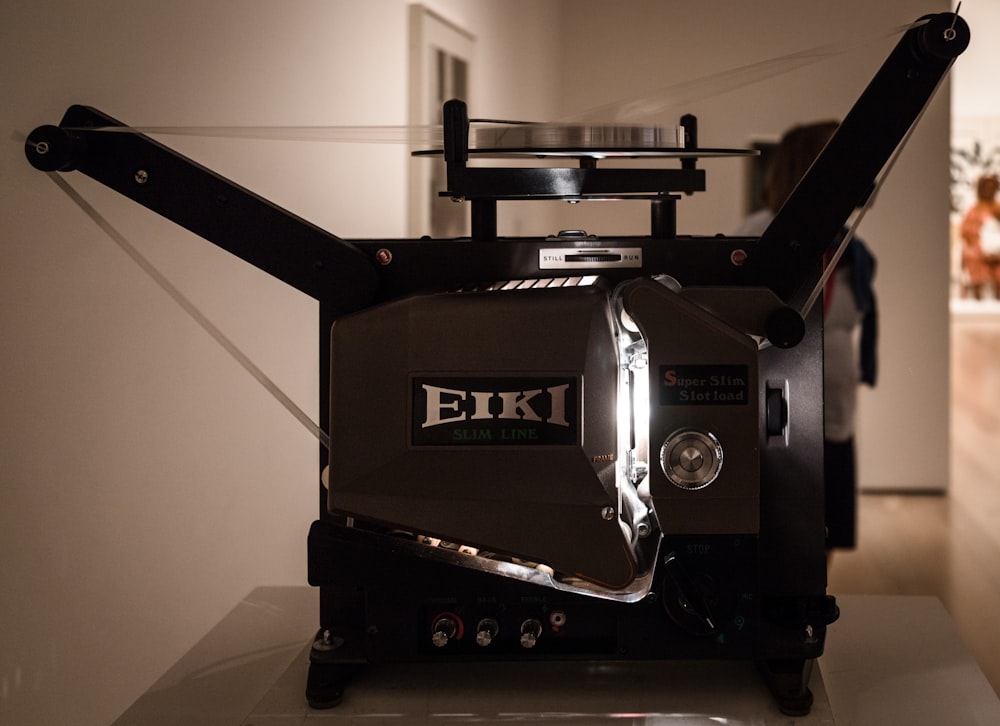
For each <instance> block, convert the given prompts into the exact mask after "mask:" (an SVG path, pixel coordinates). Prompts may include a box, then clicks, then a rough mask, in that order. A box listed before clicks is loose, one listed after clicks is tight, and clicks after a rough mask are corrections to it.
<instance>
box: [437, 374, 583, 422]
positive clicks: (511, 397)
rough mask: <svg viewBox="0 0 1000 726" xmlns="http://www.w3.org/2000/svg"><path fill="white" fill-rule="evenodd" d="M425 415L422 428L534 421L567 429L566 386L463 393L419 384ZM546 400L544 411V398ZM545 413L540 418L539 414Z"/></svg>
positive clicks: (460, 390) (567, 387) (567, 386)
mask: <svg viewBox="0 0 1000 726" xmlns="http://www.w3.org/2000/svg"><path fill="white" fill-rule="evenodd" d="M420 387H421V388H423V390H424V393H425V396H426V401H427V408H426V415H425V416H424V421H423V423H422V424H421V427H422V428H425V429H426V428H429V427H431V426H441V425H443V424H451V423H457V422H459V421H484V420H493V419H506V420H508V421H538V422H544V423H548V424H552V425H553V426H569V421H567V420H566V392H567V391H568V390H569V384H568V383H563V384H562V385H559V386H552V387H548V388H536V389H533V390H530V391H520V390H518V391H466V390H462V389H457V388H441V387H439V386H432V385H430V384H427V383H422V384H421V386H420ZM546 397H547V398H548V402H547V404H548V405H547V406H546V407H545V409H542V408H540V407H541V406H543V405H545V403H546V402H545V400H544V399H545V398H546ZM542 410H544V411H545V417H544V418H543V417H542V415H541V413H540V411H542Z"/></svg>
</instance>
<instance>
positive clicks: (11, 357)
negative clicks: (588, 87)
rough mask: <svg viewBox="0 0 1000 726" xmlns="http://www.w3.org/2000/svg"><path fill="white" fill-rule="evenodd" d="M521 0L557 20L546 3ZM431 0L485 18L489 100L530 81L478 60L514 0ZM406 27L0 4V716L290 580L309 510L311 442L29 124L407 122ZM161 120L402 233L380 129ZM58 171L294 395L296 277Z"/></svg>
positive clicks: (144, 676) (360, 7)
mask: <svg viewBox="0 0 1000 726" xmlns="http://www.w3.org/2000/svg"><path fill="white" fill-rule="evenodd" d="M501 4H502V5H504V6H505V7H506V6H507V5H508V4H509V3H506V2H505V3H501ZM517 5H518V6H519V7H520V8H521V10H523V11H524V13H527V14H528V16H529V17H533V18H536V20H537V22H535V23H532V24H531V25H530V27H533V28H535V29H536V31H535V32H536V33H537V36H536V38H535V40H538V41H540V40H541V34H542V33H546V32H548V33H551V32H552V28H551V27H550V26H548V25H547V22H548V21H547V20H546V19H547V18H551V17H554V12H553V10H552V9H551V8H550V9H542V10H540V11H538V12H533V11H531V10H530V9H529V8H528V7H527V5H526V4H525V3H517ZM439 6H440V10H441V11H442V12H444V13H445V14H449V13H452V12H455V13H456V14H457V13H458V11H461V15H462V16H461V17H459V18H457V19H458V20H459V21H461V22H463V23H466V24H467V27H468V29H469V30H471V31H472V32H473V33H475V34H476V35H477V36H479V37H481V38H482V39H483V40H482V42H481V43H480V52H481V60H482V66H483V74H482V78H483V81H484V83H485V86H484V88H483V89H482V92H481V97H482V98H484V99H489V103H484V105H485V106H487V108H497V107H500V108H502V107H505V106H507V105H511V106H514V107H515V110H516V112H517V113H521V112H527V111H529V110H530V109H529V107H530V106H531V105H532V104H534V103H541V102H542V101H544V100H545V99H551V97H552V93H551V83H549V85H548V86H547V85H546V83H545V82H542V83H540V84H538V85H537V86H536V87H533V88H532V89H531V90H530V91H528V92H522V91H521V90H520V89H518V88H516V87H515V88H512V87H511V86H510V83H509V80H508V79H506V78H505V77H504V74H503V73H501V72H500V71H499V70H498V69H502V68H503V65H502V64H501V63H499V62H497V59H496V56H497V55H498V54H499V53H500V52H501V50H500V49H499V47H498V45H497V43H499V42H501V41H502V40H503V38H505V37H509V36H510V35H511V34H512V33H513V31H514V28H516V27H517V26H516V24H515V20H514V17H508V16H505V15H504V14H502V13H498V12H497V11H496V9H495V7H493V6H494V4H493V3H478V4H476V5H475V6H474V7H469V8H466V7H465V5H464V4H463V3H439ZM406 44H407V4H406V2H405V0H373V1H366V2H363V3H359V2H350V1H349V0H295V1H294V2H282V3H274V2H266V1H263V0H217V1H215V2H210V3H205V2H199V1H197V0H177V1H176V2H169V3H162V2H153V1H152V0H146V1H143V2H134V1H133V0H106V1H104V2H101V3H80V2H74V1H73V0H39V1H37V2H36V1H32V2H12V1H9V0H2V2H0V89H2V91H0V98H2V101H3V103H2V104H0V128H2V129H3V131H2V138H3V141H4V143H3V146H2V152H0V153H2V156H0V219H2V224H0V260H2V262H0V276H2V285H0V339H2V341H3V343H2V346H0V370H2V374H3V380H4V384H3V386H2V388H0V412H2V421H3V423H2V424H0V427H2V429H0V430H2V436H0V459H2V462H3V466H2V468H0V552H2V555H0V723H4V724H51V723H73V724H104V723H108V722H109V721H110V720H111V719H112V718H114V717H115V716H116V715H117V714H118V713H120V712H121V711H122V710H123V709H124V708H125V707H127V706H128V704H129V703H131V701H132V700H134V699H135V698H136V697H138V695H139V694H140V693H141V692H142V691H143V690H144V689H145V688H147V687H148V686H149V685H150V684H151V683H152V682H153V680H154V679H155V678H156V677H157V676H158V675H159V674H161V673H162V672H163V671H164V670H165V669H166V668H167V667H168V666H169V665H170V664H172V663H173V662H174V661H175V660H176V659H177V658H178V657H179V656H180V655H181V654H182V653H183V652H184V651H186V650H187V649H188V648H189V647H190V646H191V645H192V644H193V643H194V642H195V641H196V640H197V639H198V638H199V637H200V636H201V635H203V634H204V633H205V632H206V631H207V630H208V629H209V627H211V626H212V625H213V624H214V623H215V622H216V621H217V620H218V619H219V618H220V617H222V616H223V615H224V614H225V613H226V612H227V611H228V610H229V609H230V608H232V607H233V606H234V605H235V604H236V603H237V602H238V601H239V600H240V598H242V597H243V596H244V595H246V594H247V593H248V592H249V591H250V590H251V589H252V588H253V587H255V586H257V585H261V584H305V579H306V574H305V572H306V557H305V538H306V533H307V531H308V527H309V524H310V522H311V521H312V520H313V519H314V518H315V515H316V513H317V512H316V507H317V481H316V472H315V461H316V451H317V444H316V442H315V440H314V439H312V438H311V436H310V434H309V433H308V432H307V431H306V430H305V429H304V428H303V427H302V426H301V425H300V424H299V423H298V422H297V421H295V420H294V419H293V418H292V417H291V416H290V415H289V414H288V413H287V412H286V411H285V410H284V409H283V408H281V407H280V406H279V405H278V404H277V403H275V402H274V400H272V398H271V397H270V395H269V394H268V393H266V392H265V391H264V390H263V389H262V388H261V387H260V386H259V385H258V384H257V383H256V382H255V381H253V380H252V379H251V378H250V376H249V375H247V374H246V373H245V372H244V371H243V370H242V369H241V368H239V367H238V366H237V365H236V364H235V363H234V362H233V361H231V360H230V359H229V357H228V356H227V355H226V354H225V353H224V352H222V351H221V349H220V348H219V347H218V346H217V345H216V344H215V343H214V342H213V341H211V340H210V339H209V338H208V336H207V335H206V334H205V333H204V332H202V331H201V330H200V329H199V328H197V327H196V326H195V325H194V324H193V323H192V322H191V321H190V320H189V319H188V318H187V317H186V316H185V315H184V314H183V313H182V312H181V311H180V310H179V309H178V308H177V306H176V305H174V303H173V302H171V301H170V300H168V299H167V298H166V296H165V295H164V294H163V293H162V292H161V291H160V290H159V289H158V288H156V287H155V286H154V285H153V284H152V283H151V282H150V281H149V280H148V279H147V278H146V277H145V276H144V275H143V273H141V272H140V271H139V269H138V268H137V267H136V266H135V265H134V264H132V263H131V262H130V261H129V260H128V259H127V258H126V257H125V255H124V254H123V253H122V252H121V251H120V250H119V249H118V248H117V247H115V245H114V244H113V243H112V241H111V240H110V239H108V237H107V236H106V235H105V234H104V233H102V232H101V231H100V230H99V229H97V228H96V226H95V225H94V224H93V223H92V222H91V221H90V220H89V219H88V218H87V217H86V216H85V215H84V214H83V213H82V212H81V211H80V210H79V209H77V208H76V207H75V206H74V204H73V203H72V202H71V201H70V200H69V199H68V198H67V197H66V196H65V195H63V194H62V192H61V191H59V190H58V189H57V187H56V186H55V185H54V184H53V183H52V182H51V181H49V179H47V178H46V176H45V175H43V174H41V173H38V172H36V171H33V170H32V169H31V168H30V167H29V166H28V165H27V163H26V161H25V159H24V155H23V150H22V144H23V138H24V135H25V134H27V133H28V132H29V131H30V130H31V129H32V128H34V127H35V126H36V125H39V124H44V123H57V122H58V121H59V119H60V117H61V116H62V113H63V111H64V109H65V107H66V106H67V105H69V104H71V103H85V104H89V105H93V106H96V107H98V108H100V109H101V110H103V111H105V112H107V113H110V114H111V115H113V116H115V117H117V118H119V119H121V120H124V121H126V122H128V123H130V124H133V125H168V126H178V125H180V126H187V125H226V126H229V125H310V124H317V125H328V124H332V125H336V124H349V125H350V124H353V125H383V124H390V125H391V124H405V123H406V122H407V119H406V107H407V106H406V93H407V88H406V77H407V76H406V66H405V64H406ZM548 52H549V51H548V49H547V46H546V45H545V44H543V43H541V42H537V43H533V44H532V46H529V47H527V48H524V49H522V51H521V52H520V53H519V54H518V56H517V62H518V63H519V64H521V69H522V70H523V69H525V68H531V67H537V68H550V67H551V66H552V63H551V59H548V58H545V56H546V54H547V53H548ZM545 76H546V74H545V73H539V74H537V77H538V78H539V79H541V80H543V81H544V78H545ZM550 102H551V101H550ZM542 111H543V112H547V109H544V108H543V109H542ZM162 140H164V141H165V142H167V143H169V144H170V145H172V146H175V147H176V148H178V149H180V150H182V151H184V152H185V153H187V154H189V155H191V156H193V157H194V158H196V159H197V160H198V161H200V162H201V163H203V164H205V165H207V166H209V167H212V168H215V169H216V170H217V171H220V172H221V173H223V174H226V175H228V176H231V177H232V178H234V179H235V180H236V181H238V182H240V183H241V184H244V185H245V186H248V187H250V188H251V189H253V190H254V191H256V192H258V193H261V194H263V195H264V196H266V197H268V198H270V199H272V200H273V201H275V202H277V203H279V204H281V205H283V206H286V207H288V208H290V209H291V210H292V211H294V212H296V213H297V214H300V215H301V216H303V217H305V218H307V219H309V220H311V221H313V222H316V223H317V224H319V225H320V226H322V227H324V228H326V229H329V230H330V231H332V232H334V233H335V234H339V235H341V236H344V237H348V238H350V237H375V236H388V237H401V236H404V235H405V213H406V199H405V188H406V187H405V184H406V175H405V169H406V163H407V157H406V151H405V149H404V148H402V147H397V146H385V145H343V144H335V143H305V144H303V143H290V142H283V141H274V140H268V141H246V140H232V139H229V140H226V139H207V140H206V139H194V138H185V137H170V138H163V139H162ZM67 178H69V180H70V181H71V182H72V184H73V185H74V186H76V187H77V188H78V189H80V190H81V192H82V193H83V194H84V196H85V197H86V198H87V199H88V200H90V201H92V202H93V203H94V205H95V206H96V207H97V208H98V209H100V210H101V212H102V213H103V214H104V215H105V216H107V217H108V218H109V219H110V220H111V221H112V222H113V223H114V224H115V225H117V226H118V228H119V229H120V230H121V231H122V232H123V233H124V235H125V236H126V237H127V238H128V239H129V240H131V241H132V242H133V244H135V245H136V246H137V247H139V248H140V249H141V251H143V253H144V254H146V255H147V256H149V257H150V258H151V259H152V260H153V261H154V262H155V264H157V265H158V266H160V267H161V269H162V270H163V271H164V272H165V273H166V274H167V276H168V277H169V278H170V279H171V280H172V281H173V282H174V284H176V285H177V286H178V287H179V288H181V290H182V291H183V292H184V293H185V294H186V295H188V296H189V297H190V298H191V299H192V300H193V301H194V302H195V303H196V304H197V305H198V306H200V307H201V309H202V310H203V311H204V312H205V313H206V314H207V315H208V316H209V317H210V318H212V319H213V320H214V321H215V322H216V323H217V324H218V325H219V327H221V328H222V329H223V330H224V331H225V332H226V334H227V335H229V336H230V337H231V338H232V339H233V340H234V341H235V342H236V344H237V345H239V346H240V347H241V348H242V349H243V350H244V351H245V352H246V353H247V354H248V355H249V356H250V357H251V358H252V359H253V360H254V361H255V362H256V363H257V364H258V365H259V366H260V367H261V368H262V369H263V370H264V372H265V373H266V374H267V375H269V376H271V377H272V378H273V379H274V380H275V381H276V382H277V383H278V384H279V385H280V386H281V387H282V388H283V389H284V390H285V391H286V392H287V393H288V394H289V395H290V396H291V397H292V398H293V400H295V401H296V402H297V403H298V405H300V406H301V407H302V408H304V409H305V410H306V411H307V412H309V413H310V415H311V416H312V417H313V418H314V419H315V418H317V390H318V386H317V363H316V360H317V350H316V326H317V311H316V306H315V304H314V303H313V301H312V300H310V299H308V298H306V297H305V296H303V295H301V294H299V293H297V292H296V291H293V290H290V289H288V288H286V287H285V286H284V285H282V284H281V283H277V282H275V281H273V280H271V279H270V278H268V276H267V275H264V274H263V273H260V272H258V271H256V270H254V269H253V268H250V267H249V266H248V265H245V264H243V263H242V262H240V261H238V260H235V259H234V258H232V257H230V256H229V255H227V254H226V253H223V252H220V251H219V250H216V249H215V248H213V247H211V246H210V245H208V244H206V243H204V242H203V241H202V240H200V239H197V238H195V237H193V236H192V235H189V234H187V233H185V232H183V231H182V230H178V229H177V228H176V227H174V225H172V224H170V223H168V222H165V221H163V220H161V219H159V218H158V217H155V216H154V215H152V214H149V213H147V212H145V210H142V209H140V208H138V207H137V206H136V205H134V204H132V203H131V202H128V201H125V200H123V199H120V198H118V197H117V196H116V195H115V194H113V193H110V192H109V191H108V190H106V189H104V188H103V187H100V186H99V185H97V184H95V183H92V182H90V180H88V179H86V178H85V177H82V175H74V174H71V175H68V176H67Z"/></svg>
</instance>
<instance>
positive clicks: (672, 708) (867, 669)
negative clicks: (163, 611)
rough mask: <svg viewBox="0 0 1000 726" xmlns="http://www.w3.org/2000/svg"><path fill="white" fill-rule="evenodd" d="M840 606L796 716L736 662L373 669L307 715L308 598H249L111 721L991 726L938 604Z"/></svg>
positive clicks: (151, 725)
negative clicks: (810, 700) (804, 707)
mask: <svg viewBox="0 0 1000 726" xmlns="http://www.w3.org/2000/svg"><path fill="white" fill-rule="evenodd" d="M837 599H838V603H839V604H840V608H841V618H840V620H839V621H838V622H837V623H835V624H834V625H833V626H831V627H830V630H829V632H828V635H827V642H826V653H825V654H824V656H823V657H822V658H821V659H820V660H819V667H818V668H814V669H813V674H812V679H811V682H810V687H811V689H812V691H813V694H814V696H815V703H814V705H813V708H812V710H811V712H810V713H809V715H808V716H805V717H799V718H793V717H790V716H785V715H783V714H781V713H780V712H779V711H778V709H777V707H776V706H775V705H774V703H773V701H772V699H771V695H770V693H769V692H768V691H767V689H766V687H765V686H764V684H763V682H762V681H761V679H760V676H759V675H758V673H757V671H756V668H755V667H754V666H753V664H752V663H748V662H743V661H657V662H615V663H596V664H595V663H585V662H552V661H549V662H535V663H524V662H519V663H518V662H513V663H475V664H461V663H435V664H421V663H416V664H388V665H379V666H378V667H372V668H369V669H367V670H365V671H364V672H363V673H362V674H360V675H359V676H358V677H357V678H356V679H355V680H354V681H352V683H351V684H350V685H349V686H348V688H347V690H346V692H345V697H344V701H343V703H342V704H341V705H339V706H338V707H336V708H334V709H329V710H323V711H316V710H312V709H310V708H309V707H308V705H307V704H306V702H305V697H304V691H305V681H306V672H307V668H308V652H309V645H310V643H311V641H312V637H313V635H314V633H315V630H316V627H317V622H318V621H317V618H318V594H317V592H316V591H315V590H314V589H313V588H309V587H260V588H257V589H255V590H253V591H252V592H251V593H250V594H249V595H248V596H247V597H246V598H245V599H244V600H243V601H241V602H240V603H238V604H237V605H236V606H235V607H234V608H233V610H232V611H231V612H230V613H229V614H228V615H227V616H226V617H225V618H223V620H222V621H220V622H219V623H218V625H217V626H216V627H215V628H213V629H212V630H211V631H210V632H209V633H208V634H207V635H206V636H205V637H204V638H203V639H202V640H201V641H200V642H199V643H197V644H196V645H195V647H193V648H192V649H191V650H190V651H189V652H188V653H187V654H186V655H185V656H184V657H183V658H181V660H180V661H178V662H177V663H176V664H175V665H174V666H173V667H172V668H171V669H170V670H169V671H168V672H167V673H166V674H164V675H163V677H162V678H160V680H159V681H157V683H156V684H154V685H153V687H152V688H150V689H149V691H147V693H146V694H145V695H144V696H142V697H141V698H140V699H139V700H138V701H136V702H135V703H134V704H133V705H132V706H131V707H130V708H129V709H128V710H127V711H126V712H125V713H124V714H122V715H121V717H120V718H119V719H118V720H117V721H115V726H131V725H132V724H142V726H159V724H177V723H184V724H188V725H190V726H200V725H201V724H205V725H206V726H207V725H208V724H211V725H212V726H219V725H220V724H222V725H224V724H233V725H234V726H293V725H299V724H313V723H328V722H329V723H332V724H333V723H363V724H412V723H436V724H441V723H447V724H466V723H487V724H489V723H515V722H525V723H558V724H568V725H569V726H584V725H586V724H609V723H615V724H648V725H651V726H652V725H654V724H655V725H656V726H702V725H704V726H709V725H712V726H718V725H719V724H725V725H726V726H744V725H747V726H751V725H752V726H770V725H772V724H774V725H780V726H790V725H792V724H794V725H796V726H799V725H812V724H824V725H829V724H836V726H868V725H869V724H871V725H872V726H876V725H877V726H884V725H885V724H892V723H899V724H908V725H910V726H920V725H922V724H927V725H928V726H930V725H933V726H940V724H945V723H947V724H950V725H951V726H964V725H966V724H968V725H969V726H980V725H982V726H987V725H989V726H994V725H995V724H1000V700H998V699H997V696H996V694H995V693H994V691H993V689H992V688H991V687H990V685H989V683H988V682H987V681H986V678H985V677H984V676H983V674H982V672H981V671H980V669H979V667H978V665H977V664H976V662H975V660H974V659H973V658H972V656H971V655H970V654H969V652H968V650H966V648H965V646H964V645H963V644H962V643H961V642H960V641H959V639H958V636H957V635H956V633H955V630H954V628H953V627H952V624H951V621H950V619H949V617H948V615H947V613H946V612H945V610H944V608H943V607H942V606H941V604H940V602H939V601H938V600H937V599H935V598H930V597H886V596H859V595H855V596H838V598H837Z"/></svg>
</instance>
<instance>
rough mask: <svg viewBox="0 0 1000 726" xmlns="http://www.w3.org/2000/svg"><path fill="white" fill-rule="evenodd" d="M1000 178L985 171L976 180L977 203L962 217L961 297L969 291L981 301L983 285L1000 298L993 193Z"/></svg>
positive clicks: (999, 231) (998, 213) (999, 213)
mask: <svg viewBox="0 0 1000 726" xmlns="http://www.w3.org/2000/svg"><path fill="white" fill-rule="evenodd" d="M998 189H1000V179H998V178H997V177H996V175H995V174H986V175H983V176H981V177H979V179H978V181H977V182H976V202H975V204H973V205H972V206H971V207H970V208H969V209H968V211H967V212H966V213H965V216H964V217H963V218H962V226H961V228H960V233H961V235H962V272H963V278H964V279H963V286H962V296H963V297H965V295H966V294H967V293H971V294H972V297H974V298H975V299H976V300H980V299H982V297H983V287H985V286H987V285H989V286H991V287H992V289H993V297H994V298H996V299H998V300H1000V221H998V219H997V218H998V217H1000V207H998V206H997V202H996V195H997V190H998Z"/></svg>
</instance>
